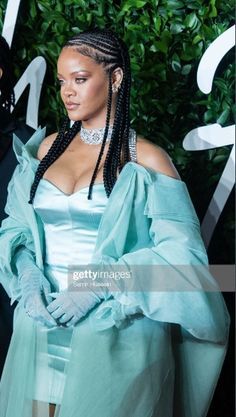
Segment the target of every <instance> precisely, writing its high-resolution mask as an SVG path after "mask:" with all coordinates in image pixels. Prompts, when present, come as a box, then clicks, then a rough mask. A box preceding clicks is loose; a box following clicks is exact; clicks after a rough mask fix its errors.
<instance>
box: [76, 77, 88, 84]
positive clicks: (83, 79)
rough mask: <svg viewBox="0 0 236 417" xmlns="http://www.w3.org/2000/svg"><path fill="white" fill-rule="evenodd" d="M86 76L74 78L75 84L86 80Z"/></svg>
mask: <svg viewBox="0 0 236 417" xmlns="http://www.w3.org/2000/svg"><path fill="white" fill-rule="evenodd" d="M86 79H87V78H75V82H76V83H77V84H82V83H83V82H84V81H86Z"/></svg>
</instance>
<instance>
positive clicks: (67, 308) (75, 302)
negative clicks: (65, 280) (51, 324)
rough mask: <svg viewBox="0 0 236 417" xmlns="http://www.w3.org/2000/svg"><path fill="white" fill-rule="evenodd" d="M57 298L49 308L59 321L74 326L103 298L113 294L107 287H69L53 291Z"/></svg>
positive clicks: (105, 298) (53, 295)
mask: <svg viewBox="0 0 236 417" xmlns="http://www.w3.org/2000/svg"><path fill="white" fill-rule="evenodd" d="M50 295H51V296H52V297H54V298H55V300H54V301H52V302H51V303H50V304H49V305H48V306H47V310H48V311H49V313H50V314H51V315H52V317H53V318H54V319H56V320H57V321H58V323H60V324H63V325H66V326H67V327H69V326H74V325H75V324H76V323H78V321H79V320H80V319H81V318H82V317H84V316H86V314H87V313H88V312H89V311H90V310H92V308H93V307H95V305H96V304H98V303H100V302H101V301H102V300H107V299H108V298H110V296H111V294H110V293H109V291H108V290H107V289H103V288H99V289H96V290H94V289H91V288H89V290H86V291H85V290H77V291H76V290H75V289H72V287H69V288H68V290H65V291H61V292H59V293H51V294H50Z"/></svg>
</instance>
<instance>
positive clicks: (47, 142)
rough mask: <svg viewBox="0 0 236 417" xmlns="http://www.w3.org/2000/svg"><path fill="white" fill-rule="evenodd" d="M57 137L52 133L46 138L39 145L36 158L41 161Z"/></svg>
mask: <svg viewBox="0 0 236 417" xmlns="http://www.w3.org/2000/svg"><path fill="white" fill-rule="evenodd" d="M56 137H57V132H56V133H52V134H51V135H49V136H47V137H46V138H45V139H44V140H43V141H42V142H41V143H40V145H39V148H38V152H37V158H38V159H39V160H40V161H41V159H43V157H44V156H45V155H46V154H47V153H48V151H49V149H50V148H51V146H52V144H53V142H54V140H55V139H56Z"/></svg>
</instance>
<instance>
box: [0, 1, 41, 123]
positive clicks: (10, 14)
mask: <svg viewBox="0 0 236 417" xmlns="http://www.w3.org/2000/svg"><path fill="white" fill-rule="evenodd" d="M19 6H20V0H8V3H7V9H6V14H5V19H4V24H3V30H2V36H4V38H5V39H6V40H7V42H8V44H9V46H11V43H12V39H13V35H14V31H15V25H16V19H17V14H18V10H19ZM45 72H46V61H45V59H44V58H43V57H42V56H38V57H36V58H34V59H33V61H31V63H30V64H29V65H28V67H27V68H26V70H25V72H24V73H23V75H22V76H21V78H20V79H19V80H18V82H17V84H16V86H15V88H14V92H15V98H16V103H17V101H18V100H19V98H20V96H21V95H22V93H23V92H24V91H25V89H26V87H27V86H28V85H29V86H30V88H29V97H28V103H27V110H26V124H27V125H29V126H31V127H33V128H34V129H37V127H38V110H39V100H40V94H41V89H42V84H43V80H44V76H45Z"/></svg>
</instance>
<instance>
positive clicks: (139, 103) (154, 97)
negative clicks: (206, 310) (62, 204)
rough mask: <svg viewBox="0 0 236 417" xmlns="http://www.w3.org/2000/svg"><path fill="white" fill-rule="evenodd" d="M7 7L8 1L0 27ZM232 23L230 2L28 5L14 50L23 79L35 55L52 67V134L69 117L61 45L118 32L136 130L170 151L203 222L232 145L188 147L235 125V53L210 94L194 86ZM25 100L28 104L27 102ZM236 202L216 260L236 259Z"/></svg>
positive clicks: (44, 107)
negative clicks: (191, 139)
mask: <svg viewBox="0 0 236 417" xmlns="http://www.w3.org/2000/svg"><path fill="white" fill-rule="evenodd" d="M5 7H6V0H5V1H4V0H3V1H1V5H0V26H1V25H2V22H3V16H4V11H5ZM233 22H234V1H232V0H228V1H225V0H224V1H217V0H210V1H203V0H187V1H185V2H183V1H179V0H160V1H158V0H148V1H144V0H124V1H112V0H99V1H98V0H87V1H86V0H55V1H54V0H51V1H50V0H40V1H36V0H22V2H21V6H20V11H19V16H18V20H17V27H16V31H15V35H14V39H13V45H12V49H13V51H14V57H15V62H14V64H15V74H16V78H19V77H20V75H21V74H22V72H23V71H24V69H25V68H26V67H27V65H28V64H29V62H30V61H31V60H32V59H33V58H34V57H36V56H38V55H42V56H44V57H45V59H46V61H47V63H48V69H47V74H46V80H45V84H44V88H43V92H42V99H41V105H40V124H41V125H47V126H48V133H51V132H52V131H55V130H56V129H57V127H58V124H59V122H60V119H61V117H62V114H63V109H62V105H61V103H60V99H59V91H58V86H57V84H56V81H55V72H56V71H55V70H56V60H57V57H58V55H59V53H60V49H61V46H62V45H63V44H64V42H65V41H66V40H67V39H68V38H69V37H70V36H71V35H73V34H75V33H78V32H80V31H81V30H85V29H88V28H90V27H92V26H94V25H96V26H99V27H102V28H103V27H105V26H106V27H110V28H112V29H114V30H115V31H117V32H118V33H119V34H120V35H121V36H122V37H123V39H124V40H125V41H126V43H127V45H128V47H129V51H130V56H131V64H132V73H133V89H132V100H131V115H132V124H133V126H134V128H136V130H137V131H138V132H139V133H140V134H143V135H144V136H145V137H146V138H148V139H150V140H151V141H153V142H155V143H158V144H159V145H160V146H162V147H164V148H165V149H166V150H167V152H169V154H170V155H171V157H172V158H173V161H174V163H175V164H176V166H177V168H178V169H179V171H180V173H181V175H182V176H183V178H184V180H185V181H186V182H187V183H188V186H189V189H190V192H191V196H192V198H193V200H194V204H195V206H196V208H197V211H198V214H199V216H200V219H201V218H202V216H203V214H204V213H205V210H206V207H207V205H208V203H209V201H210V198H211V196H212V193H213V191H214V189H215V187H216V184H217V182H218V180H219V177H220V175H221V173H222V171H223V168H224V166H225V163H226V161H227V159H228V156H229V152H230V147H222V148H219V149H216V150H210V151H204V152H200V151H199V152H186V151H185V150H183V148H182V141H183V138H184V136H185V134H186V133H187V132H188V131H189V130H191V129H193V128H195V127H198V126H201V125H204V124H209V123H215V122H216V121H218V122H219V123H221V124H222V125H223V126H226V125H229V124H232V123H233V111H234V105H233V82H234V68H233V62H234V60H233V53H232V52H229V53H228V54H227V56H226V57H225V58H224V60H223V61H222V63H221V65H220V67H219V69H218V70H217V74H216V77H215V79H214V84H213V89H212V93H211V94H209V95H207V96H206V95H204V94H202V93H201V92H200V91H199V90H198V87H197V84H196V71H197V67H198V63H199V61H200V58H201V56H202V55H203V53H204V51H205V50H206V48H207V46H208V45H209V44H210V43H211V42H212V41H213V40H214V39H215V38H216V37H217V36H219V35H220V34H221V33H223V32H224V31H225V30H226V29H227V28H229V27H230V26H231V25H232V24H233ZM0 29H1V27H0ZM21 102H22V104H24V99H21ZM22 107H23V106H18V110H17V112H18V115H19V116H22V114H23V111H22V110H21V109H22ZM232 201H233V197H232V196H231V198H230V200H229V202H228V203H227V207H226V208H225V210H224V213H223V216H222V219H221V222H220V223H219V225H218V228H217V229H219V228H220V229H219V230H218V231H217V230H216V233H215V235H214V245H215V242H218V243H217V244H216V247H214V253H215V257H216V258H215V259H216V261H217V262H218V261H219V262H232V261H233V256H234V255H233V253H234V248H233V239H234V236H233V224H234V218H233V216H234V214H233V208H232ZM222 239H223V240H224V245H223V244H222V243H221V241H222ZM212 261H213V262H214V256H213V255H212Z"/></svg>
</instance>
